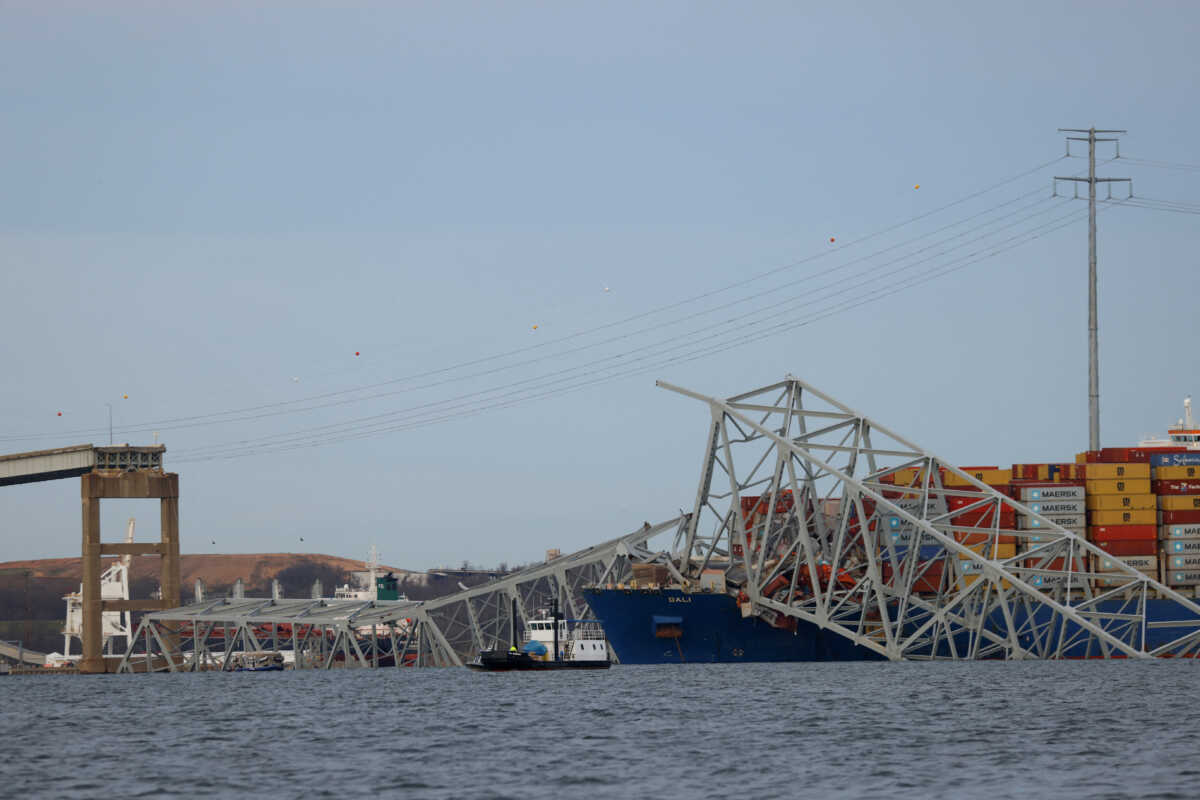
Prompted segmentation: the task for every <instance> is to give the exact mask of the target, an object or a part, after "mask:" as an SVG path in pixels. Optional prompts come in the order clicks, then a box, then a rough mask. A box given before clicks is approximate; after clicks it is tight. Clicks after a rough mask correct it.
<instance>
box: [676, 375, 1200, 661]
mask: <svg viewBox="0 0 1200 800" xmlns="http://www.w3.org/2000/svg"><path fill="white" fill-rule="evenodd" d="M659 386H662V387H664V388H667V389H670V390H672V391H675V392H678V393H680V394H683V395H685V396H688V397H692V398H694V399H697V400H700V401H702V402H704V403H707V404H708V406H709V409H710V412H711V419H712V421H711V424H710V426H709V428H708V437H707V439H706V448H705V456H704V462H703V464H702V467H701V480H700V486H699V489H698V491H697V494H696V499H695V504H694V506H693V513H692V514H691V515H690V519H688V520H687V524H686V535H683V536H680V537H679V538H677V540H676V548H675V552H674V553H673V556H674V559H675V561H676V562H677V563H678V564H679V565H680V569H681V570H683V571H684V572H685V573H686V576H685V577H688V578H690V579H692V580H695V579H698V578H699V576H700V573H701V572H702V570H704V569H705V568H709V567H712V566H721V567H724V569H725V572H726V575H727V579H728V581H729V582H730V583H731V584H732V585H733V586H734V587H735V589H740V591H741V592H744V593H745V596H746V598H747V601H748V606H749V610H750V613H752V614H755V615H758V616H760V617H763V618H765V619H767V620H768V621H770V622H772V623H774V624H777V625H780V626H781V627H788V626H791V627H793V628H794V626H795V625H796V624H798V623H799V622H804V623H810V624H812V625H815V626H817V627H818V628H821V629H825V630H829V631H832V632H835V633H837V634H839V635H841V636H844V637H846V638H847V639H849V640H850V641H851V642H853V643H854V644H856V645H858V646H860V647H862V648H865V649H866V650H869V651H872V652H874V653H876V654H878V655H881V656H884V657H886V658H889V659H893V660H901V659H923V658H949V659H962V658H1066V657H1106V658H1107V657H1114V656H1120V657H1132V658H1144V657H1150V656H1188V655H1196V654H1197V652H1200V606H1198V605H1197V604H1196V603H1194V602H1193V601H1192V600H1191V599H1189V598H1186V597H1183V596H1182V595H1180V594H1179V593H1178V592H1176V591H1174V590H1172V589H1169V588H1168V587H1166V586H1164V585H1162V584H1160V583H1159V582H1158V581H1156V580H1154V579H1153V578H1151V577H1150V576H1148V575H1144V574H1142V573H1140V572H1138V571H1136V570H1134V569H1133V568H1131V567H1129V566H1128V565H1126V564H1124V563H1123V562H1121V561H1119V559H1114V558H1113V557H1112V556H1110V555H1108V554H1107V553H1104V552H1103V551H1101V550H1100V549H1099V548H1097V547H1095V546H1094V545H1092V544H1091V543H1089V542H1087V541H1086V540H1084V539H1083V538H1081V537H1078V536H1076V535H1075V534H1074V533H1072V532H1071V531H1068V530H1066V529H1064V528H1062V527H1060V526H1058V525H1056V524H1054V523H1052V522H1051V521H1050V520H1048V519H1046V518H1045V517H1043V516H1041V515H1039V514H1036V513H1034V512H1033V511H1032V509H1030V508H1028V507H1026V506H1024V505H1022V504H1021V503H1019V502H1017V501H1015V500H1013V499H1011V498H1009V497H1007V496H1005V495H1003V494H1002V493H1000V492H997V491H995V490H993V489H991V488H990V487H988V486H986V485H985V484H983V483H982V482H980V481H978V480H976V479H975V478H974V477H973V476H971V475H968V474H967V473H966V472H964V471H963V470H961V469H959V468H957V467H955V466H954V465H952V464H948V463H946V462H945V461H943V460H942V459H940V458H938V457H937V456H935V455H933V454H932V453H929V452H928V451H925V450H923V449H921V448H920V447H918V446H916V445H914V444H912V443H911V442H909V441H907V440H906V439H904V438H903V437H901V436H899V435H897V434H895V433H894V432H892V431H891V430H889V429H887V428H886V427H884V426H882V425H880V424H879V423H877V422H875V421H874V420H871V419H869V418H867V417H865V416H864V415H862V414H859V413H857V412H855V411H853V410H852V409H850V408H849V407H847V406H845V405H843V404H841V403H840V402H838V401H837V400H835V399H833V398H832V397H829V396H828V395H826V394H824V393H822V392H820V391H819V390H818V389H816V388H815V387H813V386H811V385H810V384H808V383H805V382H804V381H801V380H800V379H798V378H795V377H792V376H788V377H787V378H786V379H785V380H784V381H781V382H779V383H776V384H772V385H770V386H766V387H762V388H760V389H756V390H753V391H750V392H747V393H744V394H742V395H738V396H736V397H733V398H729V399H727V400H721V399H717V398H713V397H708V396H705V395H702V394H699V393H696V392H693V391H690V390H687V389H683V388H680V387H677V386H672V385H670V384H667V383H664V382H662V381H660V382H659ZM739 465H744V466H742V467H740V468H739ZM911 467H916V468H918V472H917V476H916V478H913V479H911V480H909V481H908V482H905V483H901V484H899V485H897V482H896V476H897V475H898V474H901V473H900V470H902V469H905V468H911ZM718 476H720V478H721V479H720V480H719V479H718ZM942 476H945V477H944V478H943V477H942ZM718 487H720V488H718ZM743 496H753V497H761V498H763V501H765V502H763V501H756V500H751V501H749V502H750V514H749V515H747V513H746V509H747V507H746V506H744V505H743V503H742V498H743ZM963 498H965V499H963ZM756 504H757V506H758V507H757V508H755V505H756ZM950 504H953V506H954V507H953V508H951V507H949V506H950ZM1016 513H1020V514H1024V515H1026V516H1028V517H1029V518H1031V519H1035V520H1037V521H1038V523H1039V527H1038V528H1037V529H1036V530H1017V529H1016V527H1015V524H1012V523H1002V520H1006V519H1011V517H1012V515H1014V514H1016ZM964 519H966V520H967V522H965V523H964V521H963V520H964ZM706 521H709V522H712V523H713V527H712V528H711V529H710V530H706V529H705V527H704V525H705V523H706ZM885 524H886V525H887V526H889V529H888V530H885V529H884V526H885ZM885 534H890V536H889V535H885ZM1014 542H1015V543H1019V544H1021V545H1024V547H1023V548H1022V549H1023V551H1024V552H1021V553H1019V554H1017V555H1015V556H1009V557H1004V558H1001V557H999V553H1000V548H999V545H1001V544H1002V543H1003V544H1007V543H1014ZM923 547H924V548H925V549H924V550H923V549H922V548H923ZM926 551H928V552H926ZM1094 557H1102V558H1104V559H1105V560H1106V561H1107V562H1112V564H1113V566H1112V567H1109V569H1111V570H1112V571H1108V572H1105V573H1103V574H1100V573H1097V572H1093V571H1091V563H1092V559H1093V558H1094ZM731 591H732V590H731ZM1152 598H1157V599H1158V600H1159V601H1161V600H1168V601H1171V602H1172V603H1174V604H1175V606H1172V608H1173V609H1174V608H1176V607H1177V608H1178V612H1179V613H1178V617H1177V619H1176V620H1175V621H1174V622H1173V623H1171V624H1170V625H1166V624H1161V625H1160V624H1159V623H1147V617H1146V614H1147V611H1146V609H1147V601H1149V600H1150V599H1152ZM789 619H790V620H792V621H791V622H788V621H787V620H789ZM1148 625H1149V626H1150V629H1153V628H1154V627H1169V629H1170V635H1168V636H1167V637H1166V641H1164V642H1162V643H1160V644H1158V645H1157V646H1154V647H1150V646H1149V645H1147V643H1146V639H1147V630H1148Z"/></svg>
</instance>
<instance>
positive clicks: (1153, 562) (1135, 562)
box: [1093, 555, 1200, 575]
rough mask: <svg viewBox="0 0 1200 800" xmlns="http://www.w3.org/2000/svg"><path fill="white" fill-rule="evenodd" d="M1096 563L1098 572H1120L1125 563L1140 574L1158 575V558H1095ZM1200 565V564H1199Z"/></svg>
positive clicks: (1095, 567) (1095, 566)
mask: <svg viewBox="0 0 1200 800" xmlns="http://www.w3.org/2000/svg"><path fill="white" fill-rule="evenodd" d="M1093 561H1094V562H1095V565H1094V569H1095V571H1096V572H1120V571H1121V568H1120V566H1119V565H1120V564H1122V563H1124V564H1125V566H1127V567H1132V568H1133V569H1136V570H1137V571H1138V572H1145V573H1149V574H1154V575H1157V574H1158V556H1125V557H1124V558H1120V559H1117V558H1115V557H1113V556H1109V555H1104V556H1093ZM1198 563H1200V562H1198Z"/></svg>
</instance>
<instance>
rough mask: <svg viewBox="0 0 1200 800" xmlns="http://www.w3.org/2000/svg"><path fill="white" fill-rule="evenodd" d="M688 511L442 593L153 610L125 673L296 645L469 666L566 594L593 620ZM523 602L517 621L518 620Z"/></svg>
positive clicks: (314, 654)
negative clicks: (599, 603) (600, 596)
mask: <svg viewBox="0 0 1200 800" xmlns="http://www.w3.org/2000/svg"><path fill="white" fill-rule="evenodd" d="M684 520H685V517H683V516H679V517H675V518H673V519H670V520H668V521H666V522H662V523H659V524H658V525H649V524H645V525H643V526H641V527H640V528H638V529H637V530H635V531H632V532H630V533H627V534H624V535H623V536H619V537H617V538H615V539H611V540H609V541H607V542H604V543H602V544H599V545H595V546H593V547H589V548H586V549H584V550H580V551H579V552H576V553H571V554H570V555H565V556H560V557H558V558H555V559H552V560H550V561H547V562H544V563H542V564H537V565H534V566H531V567H527V568H525V569H522V570H519V571H517V572H514V573H512V574H510V575H506V576H504V577H502V578H499V579H496V580H494V581H491V582H489V583H486V584H484V585H482V586H477V587H474V588H471V589H466V590H463V591H461V592H456V593H454V594H451V595H447V596H445V597H441V598H438V599H436V600H426V601H409V600H330V599H306V600H287V599H274V598H219V599H213V600H209V601H205V602H199V603H192V604H189V605H186V606H180V607H177V608H170V609H163V610H159V611H152V612H150V613H148V614H146V615H145V616H144V617H143V618H142V621H141V624H140V625H139V626H138V629H137V631H136V632H135V633H134V636H133V638H132V640H131V643H130V647H129V648H128V650H127V651H126V653H125V654H124V655H123V656H122V658H121V660H120V663H119V664H118V665H117V671H118V672H196V671H206V670H222V671H223V670H229V669H232V668H234V667H235V665H236V661H235V657H236V655H237V654H238V653H254V652H263V651H271V652H278V651H291V653H292V655H293V663H294V665H295V667H296V668H297V669H332V668H364V667H366V668H369V667H433V666H437V667H448V666H462V665H463V664H464V663H465V662H466V661H468V660H470V658H471V657H472V656H474V654H475V653H477V652H478V651H479V650H482V649H487V648H493V647H497V646H499V647H501V648H504V647H507V645H508V643H510V642H512V641H513V632H514V631H513V626H514V624H515V625H516V626H517V630H518V631H519V630H520V629H521V627H522V625H523V623H524V621H525V620H528V619H530V618H531V617H533V616H537V615H539V614H540V613H541V612H543V610H544V609H545V608H547V607H549V605H550V604H551V603H552V602H553V601H554V599H555V598H557V599H558V601H559V603H560V604H561V607H562V608H564V609H567V610H568V611H569V613H570V615H571V617H572V618H574V619H588V618H589V617H590V616H591V611H590V609H589V608H588V605H587V602H586V600H585V599H584V594H583V589H584V587H587V586H593V585H596V584H602V583H606V582H614V583H615V582H619V581H623V580H625V579H626V577H627V576H628V575H629V573H630V571H631V564H632V563H637V562H643V561H651V562H652V561H656V560H658V559H662V558H664V556H663V555H662V553H660V552H656V551H654V550H651V549H649V547H648V545H649V543H650V542H651V540H654V539H656V538H657V537H660V536H674V537H676V538H678V537H679V535H680V534H681V532H682V530H683V523H684ZM514 604H515V607H516V614H517V618H516V619H515V620H514V619H513V617H512V609H513V607H514Z"/></svg>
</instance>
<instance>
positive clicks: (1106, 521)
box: [1088, 509, 1158, 526]
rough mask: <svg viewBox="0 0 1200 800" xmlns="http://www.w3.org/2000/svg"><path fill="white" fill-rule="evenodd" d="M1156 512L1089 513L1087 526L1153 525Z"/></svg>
mask: <svg viewBox="0 0 1200 800" xmlns="http://www.w3.org/2000/svg"><path fill="white" fill-rule="evenodd" d="M1157 522H1158V512H1157V511H1155V510H1153V509H1140V510H1138V511H1089V512H1088V524H1089V525H1101V526H1103V525H1154V524H1156V523H1157Z"/></svg>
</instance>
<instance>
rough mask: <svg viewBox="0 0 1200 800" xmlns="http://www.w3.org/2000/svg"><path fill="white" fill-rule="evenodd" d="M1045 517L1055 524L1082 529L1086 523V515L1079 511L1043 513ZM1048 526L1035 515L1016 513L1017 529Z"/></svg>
mask: <svg viewBox="0 0 1200 800" xmlns="http://www.w3.org/2000/svg"><path fill="white" fill-rule="evenodd" d="M1042 516H1044V517H1045V518H1046V519H1048V520H1049V521H1050V522H1052V523H1054V524H1055V525H1061V526H1062V527H1064V528H1079V529H1080V530H1082V529H1083V528H1084V527H1085V526H1086V525H1087V516H1086V515H1085V514H1084V513H1083V512H1082V511H1081V512H1079V513H1078V514H1043V515H1042ZM1046 527H1049V526H1048V525H1046V523H1044V522H1042V521H1041V520H1040V519H1038V518H1037V517H1031V516H1029V515H1028V514H1017V530H1022V531H1036V530H1038V529H1039V528H1046Z"/></svg>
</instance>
